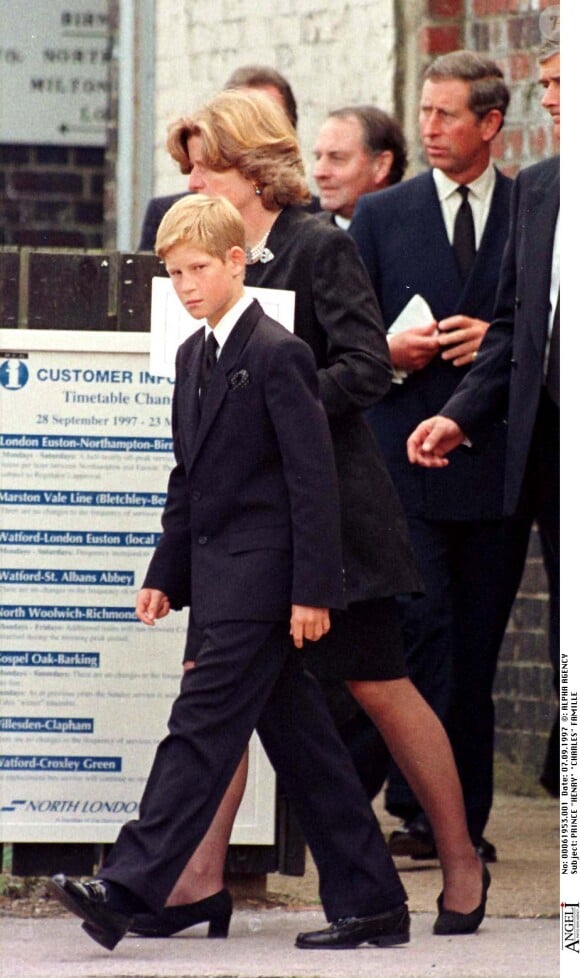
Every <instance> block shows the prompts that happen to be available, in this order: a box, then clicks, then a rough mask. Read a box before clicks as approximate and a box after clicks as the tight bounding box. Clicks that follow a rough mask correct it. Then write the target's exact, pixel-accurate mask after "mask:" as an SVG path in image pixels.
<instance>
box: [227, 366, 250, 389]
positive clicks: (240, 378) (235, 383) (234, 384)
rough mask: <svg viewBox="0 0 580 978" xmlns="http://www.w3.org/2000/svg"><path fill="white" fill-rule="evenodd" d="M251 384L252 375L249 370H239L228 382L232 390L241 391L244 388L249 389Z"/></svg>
mask: <svg viewBox="0 0 580 978" xmlns="http://www.w3.org/2000/svg"><path fill="white" fill-rule="evenodd" d="M249 383H250V375H249V373H248V371H247V370H237V371H236V373H235V374H232V376H231V377H230V378H229V380H228V387H229V388H230V390H232V391H235V390H240V389H241V388H242V387H247V386H248V384H249Z"/></svg>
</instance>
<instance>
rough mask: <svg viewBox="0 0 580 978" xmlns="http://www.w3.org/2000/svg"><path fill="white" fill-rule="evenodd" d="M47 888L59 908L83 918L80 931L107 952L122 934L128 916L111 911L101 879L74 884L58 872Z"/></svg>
mask: <svg viewBox="0 0 580 978" xmlns="http://www.w3.org/2000/svg"><path fill="white" fill-rule="evenodd" d="M48 890H49V892H50V895H51V896H53V897H54V898H55V900H58V901H59V903H62V905H63V907H66V909H67V910H70V912H71V913H74V914H76V916H77V917H80V918H81V920H83V921H84V924H83V930H84V931H85V932H86V933H87V934H88V935H89V937H92V939H93V940H94V941H96V942H97V944H100V945H101V946H102V947H106V948H107V950H108V951H112V950H113V948H114V947H116V945H117V944H118V943H119V941H120V940H121V938H122V937H123V936H124V935H125V934H126V932H127V930H128V928H129V924H130V923H131V917H130V915H129V914H124V913H120V912H119V911H118V910H111V908H110V906H109V893H108V890H107V885H106V883H104V882H103V880H90V881H89V882H88V883H77V882H74V881H73V880H69V879H67V877H66V876H63V875H62V874H60V873H59V874H58V875H57V876H53V877H52V879H51V880H49V882H48Z"/></svg>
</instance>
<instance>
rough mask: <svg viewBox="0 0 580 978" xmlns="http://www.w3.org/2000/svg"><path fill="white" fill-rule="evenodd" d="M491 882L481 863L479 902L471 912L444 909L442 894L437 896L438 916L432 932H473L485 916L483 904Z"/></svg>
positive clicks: (448, 933) (449, 933)
mask: <svg viewBox="0 0 580 978" xmlns="http://www.w3.org/2000/svg"><path fill="white" fill-rule="evenodd" d="M490 883H491V876H490V875H489V870H488V868H487V866H486V865H485V863H482V872H481V902H480V904H479V906H478V907H476V908H475V910H472V911H471V913H459V911H458V910H446V909H445V907H444V906H443V894H442V893H440V894H439V896H438V897H437V909H438V910H439V916H438V917H437V920H436V921H435V923H434V925H433V933H434V934H440V935H441V934H446V935H453V934H475V931H476V930H477V928H478V927H479V925H480V924H481V922H482V920H483V918H484V917H485V904H486V901H487V891H488V890H489V885H490Z"/></svg>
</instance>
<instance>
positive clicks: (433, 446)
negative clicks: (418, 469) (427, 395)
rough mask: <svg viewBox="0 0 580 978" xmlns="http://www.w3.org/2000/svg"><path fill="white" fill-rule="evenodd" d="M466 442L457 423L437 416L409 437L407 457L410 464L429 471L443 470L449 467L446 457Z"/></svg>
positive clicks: (418, 427)
mask: <svg viewBox="0 0 580 978" xmlns="http://www.w3.org/2000/svg"><path fill="white" fill-rule="evenodd" d="M464 441H465V435H464V433H463V431H462V430H461V428H460V427H459V425H458V424H456V423H455V421H452V420H451V418H444V417H442V416H441V415H436V416H435V417H433V418H427V420H426V421H422V422H421V424H420V425H418V426H417V427H416V428H415V430H414V431H413V432H412V434H411V435H409V438H408V440H407V456H408V459H409V462H413V463H415V464H417V465H423V466H424V467H425V468H427V469H441V468H443V467H444V466H445V465H449V460H448V459H446V458H444V456H445V455H447V453H448V452H451V451H452V450H453V449H454V448H457V446H458V445H461V444H462V442H464Z"/></svg>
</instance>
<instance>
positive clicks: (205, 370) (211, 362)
mask: <svg viewBox="0 0 580 978" xmlns="http://www.w3.org/2000/svg"><path fill="white" fill-rule="evenodd" d="M218 350H219V344H218V341H217V340H216V338H215V336H214V334H213V332H212V333H210V334H209V336H207V337H206V341H205V346H204V348H203V357H202V361H201V374H200V378H199V406H200V407H203V401H204V398H205V394H206V391H207V388H208V384H209V382H210V380H211V375H212V373H213V371H214V367H215V365H216V363H217V352H218Z"/></svg>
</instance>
